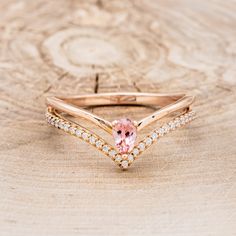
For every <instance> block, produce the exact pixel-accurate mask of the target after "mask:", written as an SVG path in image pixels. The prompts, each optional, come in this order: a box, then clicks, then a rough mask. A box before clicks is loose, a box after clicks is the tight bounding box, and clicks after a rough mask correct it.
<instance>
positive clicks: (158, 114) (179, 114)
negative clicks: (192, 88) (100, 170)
mask: <svg viewBox="0 0 236 236" xmlns="http://www.w3.org/2000/svg"><path fill="white" fill-rule="evenodd" d="M193 101H194V96H189V95H186V94H155V93H126V92H125V93H101V94H90V95H80V96H74V97H59V96H58V97H57V96H56V97H48V98H47V99H46V104H47V111H46V120H47V122H48V123H49V124H51V125H53V126H54V127H56V128H58V129H61V130H63V131H65V132H67V133H69V134H71V135H74V136H75V137H78V138H80V139H81V140H83V141H85V142H87V143H89V144H91V145H93V146H94V147H95V148H97V149H98V150H100V151H101V152H102V153H104V154H105V155H106V156H108V157H110V158H111V159H112V160H113V161H114V162H115V163H116V164H117V165H118V166H120V167H121V168H122V169H127V168H128V167H129V166H130V165H131V164H132V163H133V162H134V160H135V159H136V158H137V157H138V156H139V155H140V154H142V153H143V152H144V151H145V150H146V149H147V148H149V147H150V146H151V145H152V144H153V143H155V142H156V141H157V140H158V139H159V138H160V137H162V136H164V135H165V134H167V133H169V132H170V131H173V130H175V129H177V128H179V127H182V126H184V125H185V124H187V123H189V122H190V121H192V120H193V119H194V118H195V117H196V114H195V112H194V111H192V110H191V108H190V106H191V105H192V103H193ZM117 105H118V106H123V105H129V106H130V105H133V106H137V105H141V106H152V107H155V109H156V110H155V112H154V113H152V114H150V115H148V116H146V117H144V118H143V119H141V120H138V121H136V120H131V119H129V117H128V116H127V117H122V118H119V119H116V120H113V121H108V120H105V119H104V118H102V117H99V116H97V115H95V114H93V113H92V112H90V111H89V108H90V107H94V106H117ZM68 115H69V116H70V117H73V118H74V119H73V120H72V119H69V118H67V117H68ZM163 118H167V120H168V121H166V122H165V123H162V124H161V125H160V124H159V126H158V127H157V128H155V129H154V130H153V131H152V132H151V133H150V134H148V135H147V136H146V137H144V138H142V139H141V140H139V141H138V138H139V131H140V130H142V129H144V128H145V127H146V126H149V125H152V124H153V123H154V122H158V123H159V122H161V121H162V119H163ZM83 119H85V120H87V121H89V122H92V123H93V124H95V125H96V126H98V127H100V128H101V129H103V130H105V131H106V132H108V133H109V134H110V135H111V136H113V144H110V143H109V142H107V141H106V140H105V139H103V138H102V137H100V136H99V135H97V134H95V133H94V132H93V131H91V130H88V129H87V128H85V127H84V126H83V124H82V120H83Z"/></svg>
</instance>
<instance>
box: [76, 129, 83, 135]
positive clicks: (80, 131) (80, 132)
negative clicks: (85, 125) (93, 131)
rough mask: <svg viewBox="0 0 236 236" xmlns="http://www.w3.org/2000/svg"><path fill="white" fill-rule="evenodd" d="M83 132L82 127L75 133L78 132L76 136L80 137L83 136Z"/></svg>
mask: <svg viewBox="0 0 236 236" xmlns="http://www.w3.org/2000/svg"><path fill="white" fill-rule="evenodd" d="M82 133H83V131H82V130H81V129H77V130H76V131H75V134H76V136H78V137H81V136H82Z"/></svg>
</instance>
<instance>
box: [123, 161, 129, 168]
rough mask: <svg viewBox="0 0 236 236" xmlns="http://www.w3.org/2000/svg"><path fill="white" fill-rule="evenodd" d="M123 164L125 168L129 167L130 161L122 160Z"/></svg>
mask: <svg viewBox="0 0 236 236" xmlns="http://www.w3.org/2000/svg"><path fill="white" fill-rule="evenodd" d="M121 166H122V168H123V169H127V168H128V166H129V163H128V161H122V162H121Z"/></svg>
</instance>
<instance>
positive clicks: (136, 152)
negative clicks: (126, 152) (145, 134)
mask: <svg viewBox="0 0 236 236" xmlns="http://www.w3.org/2000/svg"><path fill="white" fill-rule="evenodd" d="M133 154H134V156H137V155H138V154H139V150H138V148H134V149H133Z"/></svg>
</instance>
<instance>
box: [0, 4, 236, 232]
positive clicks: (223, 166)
mask: <svg viewBox="0 0 236 236" xmlns="http://www.w3.org/2000/svg"><path fill="white" fill-rule="evenodd" d="M235 12H236V3H235V1H233V0H229V1H220V0H209V1H203V0H190V1H186V0H179V1H174V0H167V1H161V0H155V1H151V0H148V1H146V0H145V1H144V0H135V1H134V0H133V1H131V0H130V1H128V0H123V1H118V0H114V1H108V0H107V1H102V0H98V1H95V0H88V1H72V0H70V1H69V0H68V1H66V0H59V1H45V0H36V1H27V0H22V1H13V0H2V1H1V2H0V35H1V36H0V40H1V43H0V52H1V53H0V79H1V83H0V85H1V87H0V92H1V93H0V98H1V99H0V112H1V123H0V124H1V132H0V135H1V136H0V140H1V141H0V189H1V190H0V234H1V235H3V236H8V235H11V236H16V235H17V236H18V235H20V236H23V235H24V236H27V235H30V236H32V235H33V236H37V235H40V236H42V235H50V236H51V235H57V236H58V235H67V236H68V235H83V236H85V235H128V236H131V235H136V236H138V235H165V236H166V235H171V236H173V235H188V236H189V235H201V236H204V235H214V236H216V235H217V236H222V235H223V236H225V235H227V236H231V235H232V236H233V235H236V185H235V183H236V145H235V142H236V124H235V118H236V70H235V62H236V56H235V55H236V43H235V42H236V14H235ZM108 91H109V92H110V91H143V92H179V91H191V92H192V93H194V94H195V95H196V96H197V101H196V105H195V107H196V111H197V112H198V119H197V120H195V121H194V122H193V123H192V124H190V125H189V126H188V127H186V128H185V129H180V130H178V131H176V132H174V133H171V134H170V135H168V136H166V137H164V138H163V139H162V140H160V142H159V143H158V144H156V145H154V146H153V147H152V148H151V149H150V150H149V151H147V152H146V153H145V154H144V155H143V156H141V157H140V158H139V159H138V160H137V161H136V163H134V164H133V165H132V167H131V168H130V169H129V171H124V172H122V171H120V170H119V169H118V168H117V167H116V166H115V165H114V164H113V163H112V162H111V161H110V160H108V159H107V158H105V157H104V156H103V155H102V154H101V153H97V151H96V150H95V149H93V148H92V147H88V146H87V145H86V144H85V143H82V142H79V141H78V140H77V139H75V138H73V137H70V136H68V135H65V134H64V133H62V132H58V130H55V129H53V128H49V127H48V126H47V124H46V123H45V121H44V111H45V105H44V101H45V97H46V96H48V95H54V94H65V95H68V94H84V93H94V92H98V93H99V92H108ZM148 111H149V110H148V109H144V108H141V110H138V112H136V110H135V109H130V108H126V109H125V110H121V109H116V110H114V109H113V110H111V109H98V108H96V109H94V112H96V113H97V114H99V115H103V116H104V117H106V118H110V119H113V118H115V117H117V116H119V115H120V116H121V115H124V114H125V113H127V112H129V114H130V115H131V116H132V117H142V116H143V115H144V113H146V112H148ZM90 128H92V127H90Z"/></svg>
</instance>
